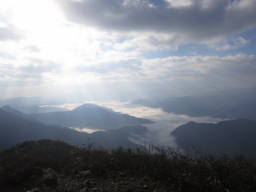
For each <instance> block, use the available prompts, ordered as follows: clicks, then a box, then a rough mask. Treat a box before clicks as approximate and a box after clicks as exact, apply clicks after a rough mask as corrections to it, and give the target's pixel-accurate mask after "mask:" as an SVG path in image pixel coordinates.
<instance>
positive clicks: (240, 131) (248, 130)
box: [171, 119, 256, 156]
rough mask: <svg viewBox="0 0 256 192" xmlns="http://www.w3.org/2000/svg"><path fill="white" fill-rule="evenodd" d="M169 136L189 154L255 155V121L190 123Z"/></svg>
mask: <svg viewBox="0 0 256 192" xmlns="http://www.w3.org/2000/svg"><path fill="white" fill-rule="evenodd" d="M171 134H172V135H173V136H175V138H176V141H177V143H178V145H179V146H180V147H181V148H183V149H185V150H186V151H190V152H197V150H198V152H202V153H214V154H221V153H225V154H232V155H240V154H244V155H249V156H255V155H256V148H255V146H256V140H255V138H256V121H251V120H244V119H239V120H229V121H223V122H220V123H217V124H210V123H194V122H190V123H187V124H185V125H182V126H179V127H178V128H176V130H174V131H173V132H172V133H171Z"/></svg>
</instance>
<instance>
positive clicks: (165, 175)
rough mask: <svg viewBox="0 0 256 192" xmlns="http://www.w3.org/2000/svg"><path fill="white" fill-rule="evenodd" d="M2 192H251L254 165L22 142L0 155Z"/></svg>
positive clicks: (255, 182)
mask: <svg viewBox="0 0 256 192" xmlns="http://www.w3.org/2000/svg"><path fill="white" fill-rule="evenodd" d="M0 191H1V192H23V191H24V192H205V191H207V192H215V191H218V192H219V191H220V192H241V191H244V192H254V191H256V160H255V159H253V158H252V159H249V158H244V157H232V158H231V157H227V156H219V157H211V156H209V157H198V158H195V157H191V156H188V155H182V154H179V153H175V152H173V151H170V150H164V149H159V148H158V149H157V150H156V151H154V153H152V152H150V151H140V150H137V151H132V150H129V149H128V150H127V149H126V150H124V149H117V150H114V151H105V150H98V149H91V148H77V147H73V146H70V145H67V144H65V143H62V142H58V141H45V140H44V141H37V142H25V143H23V144H21V145H18V146H16V147H14V148H12V149H10V150H8V151H5V152H2V153H0Z"/></svg>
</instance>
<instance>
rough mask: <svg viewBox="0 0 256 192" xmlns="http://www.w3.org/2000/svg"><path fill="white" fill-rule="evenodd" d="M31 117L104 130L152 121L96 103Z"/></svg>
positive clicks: (47, 122) (54, 122)
mask: <svg viewBox="0 0 256 192" xmlns="http://www.w3.org/2000/svg"><path fill="white" fill-rule="evenodd" d="M31 119H35V120H38V121H40V122H43V123H45V124H48V125H61V126H65V127H80V128H91V129H103V130H108V129H117V128H120V127H123V126H129V125H141V124H146V123H151V121H150V120H147V119H141V118H136V117H133V116H130V115H126V114H121V113H117V112H114V111H112V110H111V109H108V108H105V107H100V106H97V105H94V104H84V105H82V106H80V107H78V108H76V109H74V110H72V111H65V112H52V113H38V114H32V115H31Z"/></svg>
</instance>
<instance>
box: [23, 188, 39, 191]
mask: <svg viewBox="0 0 256 192" xmlns="http://www.w3.org/2000/svg"><path fill="white" fill-rule="evenodd" d="M26 192H39V189H38V188H34V189H31V190H28V191H26Z"/></svg>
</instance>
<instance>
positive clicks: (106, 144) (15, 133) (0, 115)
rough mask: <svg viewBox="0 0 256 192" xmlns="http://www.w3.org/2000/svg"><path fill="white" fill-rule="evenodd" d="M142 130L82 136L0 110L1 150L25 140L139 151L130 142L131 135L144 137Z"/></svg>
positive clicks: (126, 129) (121, 130) (66, 129)
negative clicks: (126, 148) (54, 141)
mask: <svg viewBox="0 0 256 192" xmlns="http://www.w3.org/2000/svg"><path fill="white" fill-rule="evenodd" d="M146 132H147V130H146V128H145V127H143V126H134V127H124V128H121V129H116V130H113V131H106V132H96V133H93V134H87V133H81V132H77V131H74V130H71V129H69V128H65V127H59V126H47V125H44V124H43V123H40V122H36V121H31V120H28V119H26V118H24V117H22V115H17V114H15V113H10V112H6V111H4V110H3V109H1V108H0V150H3V149H6V148H9V147H11V146H13V145H15V144H18V143H21V142H23V141H26V140H39V139H53V140H60V141H64V142H67V143H69V144H73V145H85V146H87V145H88V144H93V145H94V146H96V147H103V148H107V149H112V148H117V147H120V146H122V147H131V148H133V147H135V148H136V147H138V146H137V145H135V144H133V143H132V142H131V141H130V140H129V138H130V137H131V136H132V135H134V134H141V135H143V134H145V133H146Z"/></svg>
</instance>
